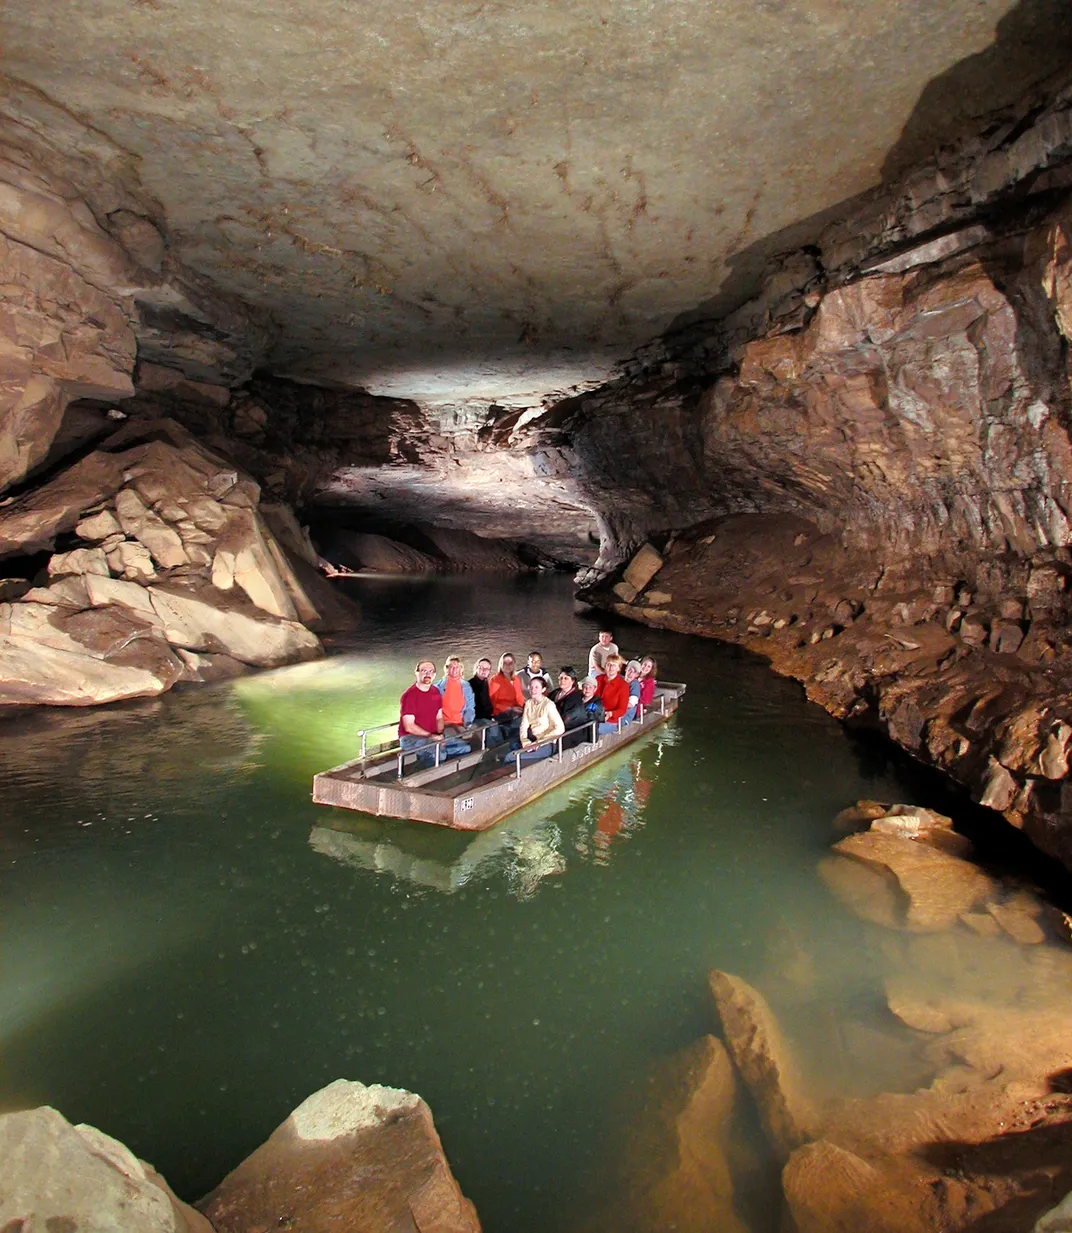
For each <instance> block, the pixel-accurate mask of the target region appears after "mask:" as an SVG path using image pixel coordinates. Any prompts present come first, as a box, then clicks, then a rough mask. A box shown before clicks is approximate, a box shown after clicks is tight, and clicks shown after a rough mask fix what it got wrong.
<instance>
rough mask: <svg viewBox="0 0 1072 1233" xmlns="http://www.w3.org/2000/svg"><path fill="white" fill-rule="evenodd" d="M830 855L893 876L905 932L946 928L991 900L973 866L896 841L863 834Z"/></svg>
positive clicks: (990, 885) (988, 882)
mask: <svg viewBox="0 0 1072 1233" xmlns="http://www.w3.org/2000/svg"><path fill="white" fill-rule="evenodd" d="M834 850H835V852H838V853H840V854H841V855H842V856H847V857H850V858H851V859H853V860H857V861H860V862H861V863H863V864H866V865H869V866H870V867H872V868H877V869H880V870H888V871H889V872H890V873H892V874H893V876H894V877H895V878H896V879H897V882H898V884H899V886H900V888H901V890H902V891H903V893H904V895H905V897H906V899H907V907H906V909H905V913H904V925H905V927H906V928H908V929H918V930H924V931H926V930H932V929H945V928H948V926H950V925H952V924H954V923H955V922H956V920H957V918H958V917H959V916H960V915H961V913H962V912H967V911H969V910H970V909H971V908H972V907H974V906H975V904H977V903H980V902H982V901H984V900H986V899H988V898H990V897H991V896H992V894H993V889H994V888H993V883H992V882H991V880H990V878H988V877H987V876H986V874H984V873H983V872H982V871H981V870H980V869H979V868H978V867H977V866H975V865H973V864H971V863H970V862H968V861H964V860H960V859H959V858H957V857H955V856H951V855H949V854H948V853H945V852H941V851H938V850H937V849H935V848H932V847H929V846H925V845H922V844H918V843H914V842H912V841H911V840H907V839H902V838H900V837H897V836H893V835H882V834H878V833H876V832H874V831H867V832H865V833H863V834H859V835H850V836H848V838H846V839H842V840H841V841H840V842H839V843H837V844H835V845H834Z"/></svg>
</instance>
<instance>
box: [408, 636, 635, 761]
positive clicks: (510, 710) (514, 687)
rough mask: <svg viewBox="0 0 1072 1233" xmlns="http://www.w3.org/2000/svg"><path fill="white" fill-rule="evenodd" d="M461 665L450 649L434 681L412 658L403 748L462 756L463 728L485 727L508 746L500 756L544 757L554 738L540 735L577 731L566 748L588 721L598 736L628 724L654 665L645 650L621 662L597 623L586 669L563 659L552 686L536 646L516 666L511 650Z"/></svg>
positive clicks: (428, 666) (465, 749)
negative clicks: (469, 666)
mask: <svg viewBox="0 0 1072 1233" xmlns="http://www.w3.org/2000/svg"><path fill="white" fill-rule="evenodd" d="M463 667H464V666H463V664H462V659H461V657H460V656H459V655H450V656H448V657H447V662H446V665H445V667H444V670H443V675H442V676H441V677H440V678H439V679H438V680H437V679H436V669H435V664H434V663H433V662H432V661H431V660H430V659H422V660H420V662H419V663H418V664H417V667H416V670H415V672H414V675H415V677H416V681H415V683H414V684H413V685H411V686H410V687H409V689H407V690H406V692H405V693H404V694H403V695H402V698H401V710H400V715H399V723H398V738H399V743H400V744H401V746H402V748H403V749H421V750H423V751H424V752H423V756H424V758H425V760H429V751H432V752H431V757H432V758H434V756H435V755H434V745H435V744H440V745H441V746H442V748H441V757H444V758H457V757H461V756H462V755H463V754H467V753H469V752H470V748H471V747H470V744H469V742H468V741H467V740H463V739H462V737H463V734H464V733H466V732H467V731H469V730H470V729H472V728H474V727H477V728H479V727H484V728H487V732H486V733H485V746H486V747H494V746H501V745H508V750H507V752H506V753H505V755H504V759H505V760H512V759H513V757H514V755H515V753H516V752H517V751H518V750H520V751H522V754H521V757H522V761H525V762H528V761H535V760H537V759H538V758H545V757H549V756H550V755H551V754H552V753H553V752H554V745H553V744H543V742H551V741H554V739H555V738H556V737H559V736H565V735H566V734H567V733H569V732H571V731H573V730H576V731H575V732H574V735H573V736H572V737H569V738H567V740H566V741H565V742H563V744H564V745H565V746H566V747H568V746H569V745H570V744H576V743H578V742H580V741H582V740H585V739H590V737H591V731H590V727H589V726H590V725H595V730H596V733H597V734H598V735H600V736H602V735H604V734H606V733H608V732H617V731H618V729H619V726H621V727H624V726H625V725H626V724H629V723H632V722H633V720H634V719H637V718H638V717H639V716H640V714H641V713H642V708H646V707H650V706H651V704H652V700H653V699H654V697H655V685H656V680H655V677H656V672H657V671H658V665H657V664H656V662H655V660H654V658H653V657H652V656H651V655H645V656H644V657H643V658H642V659H631V660H628V661H626V660H625V659H624V658H623V656H621V655H620V654H619V653H618V648H617V646H616V645H615V643H614V635H613V633H612V632H611V631H610V630H607V629H604V630H600V632H599V638H598V640H597V641H596V644H595V646H593V647H592V649H591V650H590V651H589V653H588V674H587V676H584V677H580V676H579V674H578V672H577V670H576V669H575V668H573V667H572V666H569V665H567V666H565V667H563V668H561V669H560V670H559V673H558V687H557V688H555V686H554V682H553V681H552V680H551V677H550V675H549V674H548V673H547V672H546V671H545V670H544V666H543V656H542V655H541V653H540V652H539V651H530V652H529V656H528V660H527V661H526V663H525V666H524V667H523V668H522V669H521V670H520V671H518V670H517V663H516V660H515V658H514V656H513V654H512V653H511V652H510V651H505V652H504V653H503V654H502V655H500V656H499V665H498V671H497V672H495V673H494V674H493V673H492V662H491V660H490V659H478V660H477V662H476V664H475V666H474V670H473V675H472V676H471V677H469V678H468V679H466V678H465V677H464V676H463ZM586 729H588V731H586Z"/></svg>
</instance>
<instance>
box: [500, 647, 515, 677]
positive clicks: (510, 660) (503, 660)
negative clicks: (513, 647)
mask: <svg viewBox="0 0 1072 1233" xmlns="http://www.w3.org/2000/svg"><path fill="white" fill-rule="evenodd" d="M499 671H500V672H501V673H502V674H503V676H513V675H514V653H513V651H503V653H502V654H501V655H500V656H499Z"/></svg>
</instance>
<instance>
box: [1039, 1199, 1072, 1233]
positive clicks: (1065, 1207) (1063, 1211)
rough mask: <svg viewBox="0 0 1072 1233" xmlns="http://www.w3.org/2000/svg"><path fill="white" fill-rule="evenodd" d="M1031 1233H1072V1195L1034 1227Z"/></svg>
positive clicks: (1044, 1215) (1052, 1208)
mask: <svg viewBox="0 0 1072 1233" xmlns="http://www.w3.org/2000/svg"><path fill="white" fill-rule="evenodd" d="M1031 1233H1072V1194H1066V1195H1065V1197H1064V1198H1063V1199H1062V1200H1061V1202H1060V1203H1058V1204H1057V1206H1056V1207H1051V1208H1050V1210H1049V1211H1048V1212H1045V1213H1043V1215H1041V1216H1040V1217H1039V1218H1038V1220H1036V1221H1035V1223H1034V1225H1033V1226H1032V1229H1031Z"/></svg>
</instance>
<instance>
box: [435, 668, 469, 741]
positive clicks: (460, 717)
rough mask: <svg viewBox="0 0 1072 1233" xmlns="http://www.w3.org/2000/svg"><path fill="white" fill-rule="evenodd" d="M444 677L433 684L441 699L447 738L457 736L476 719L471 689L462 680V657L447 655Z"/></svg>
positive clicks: (466, 682) (467, 683)
mask: <svg viewBox="0 0 1072 1233" xmlns="http://www.w3.org/2000/svg"><path fill="white" fill-rule="evenodd" d="M443 672H444V675H443V676H442V677H441V678H440V679H439V680H438V681H436V683H435V688H436V689H438V690H439V692H440V694H441V695H442V698H443V720H444V723H445V725H446V726H445V728H444V731H445V732H446V734H447V735H448V736H457V735H458V734H459V733H460V732H461V730H462V728H468V727H470V725H471V724H472V722H473V720H474V719H475V718H476V699H475V697H474V696H473V687H472V685H470V684H469V682H468V681H466V680H464V679H463V678H462V657H461V656H460V655H448V656H447V662H446V664H445V666H444V669H443Z"/></svg>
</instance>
